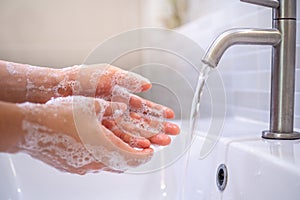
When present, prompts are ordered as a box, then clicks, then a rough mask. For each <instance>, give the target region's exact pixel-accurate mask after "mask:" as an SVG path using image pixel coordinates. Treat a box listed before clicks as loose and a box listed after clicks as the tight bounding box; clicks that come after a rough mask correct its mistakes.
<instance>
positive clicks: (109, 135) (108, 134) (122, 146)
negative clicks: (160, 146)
mask: <svg viewBox="0 0 300 200" xmlns="http://www.w3.org/2000/svg"><path fill="white" fill-rule="evenodd" d="M103 130H104V131H105V135H106V137H107V138H108V139H109V141H110V142H112V143H113V144H115V145H116V146H117V147H118V148H120V149H122V150H124V151H126V152H131V153H134V154H136V155H141V156H145V157H148V156H151V155H152V153H153V149H151V148H145V149H142V150H137V149H134V148H132V147H130V146H129V145H128V144H127V143H125V142H124V141H123V140H121V139H120V138H119V137H117V136H115V135H114V134H113V133H112V132H111V131H110V130H109V129H107V128H106V127H103Z"/></svg>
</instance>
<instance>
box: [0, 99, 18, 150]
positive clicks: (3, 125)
mask: <svg viewBox="0 0 300 200" xmlns="http://www.w3.org/2000/svg"><path fill="white" fill-rule="evenodd" d="M0 110H1V112H0V152H7V153H15V152H18V151H19V148H18V146H19V143H20V142H21V141H22V138H23V136H24V132H23V129H22V123H23V119H24V114H23V112H22V111H21V109H20V108H18V106H16V104H13V103H6V102H1V101H0Z"/></svg>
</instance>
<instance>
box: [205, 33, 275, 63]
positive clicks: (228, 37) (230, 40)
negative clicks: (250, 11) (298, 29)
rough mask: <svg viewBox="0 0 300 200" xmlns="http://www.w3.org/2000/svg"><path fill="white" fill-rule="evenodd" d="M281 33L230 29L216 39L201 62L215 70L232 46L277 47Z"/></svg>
mask: <svg viewBox="0 0 300 200" xmlns="http://www.w3.org/2000/svg"><path fill="white" fill-rule="evenodd" d="M280 41H281V33H280V32H279V31H278V30H277V29H249V28H239V29H230V30H228V31H225V32H224V33H222V34H221V35H220V36H219V37H217V38H216V39H215V40H214V42H213V43H212V44H211V46H210V47H209V49H208V51H207V52H206V54H205V55H204V57H203V59H202V62H204V63H205V64H207V65H209V66H210V67H213V68H215V67H216V66H217V65H218V63H219V61H220V59H221V57H222V55H223V54H224V52H225V51H226V50H227V49H228V48H229V47H230V46H232V45H236V44H252V45H253V44H254V45H273V46H275V45H277V44H278V43H279V42H280Z"/></svg>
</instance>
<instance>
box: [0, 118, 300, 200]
mask: <svg viewBox="0 0 300 200" xmlns="http://www.w3.org/2000/svg"><path fill="white" fill-rule="evenodd" d="M209 122H210V121H209V120H202V121H201V125H202V126H201V127H202V128H203V132H202V131H201V130H200V131H199V133H198V135H197V136H195V138H194V140H193V143H192V145H191V148H190V149H189V151H187V152H186V153H185V154H183V155H182V156H181V157H180V158H178V159H177V160H176V161H174V163H172V164H170V165H168V166H165V167H163V168H162V169H159V170H155V171H152V172H148V173H124V174H113V173H108V172H101V173H96V174H87V175H84V176H79V175H72V174H67V173H62V172H60V171H57V170H56V169H53V168H51V167H49V166H47V165H45V164H43V163H42V162H40V161H38V160H35V159H33V158H31V157H29V156H27V155H25V154H16V155H9V154H0V177H1V179H0V199H1V200H2V199H3V200H6V199H22V200H38V199H45V200H47V199H49V200H50V199H51V200H52V199H58V200H59V199H73V200H74V199H75V200H76V199H89V200H93V199H110V200H119V199H125V200H127V199H128V200H129V199H130V200H132V199H133V200H135V199H136V200H140V199H149V200H150V199H151V200H153V199H155V200H159V199H170V200H179V199H187V200H194V199H223V200H224V199H264V200H265V199H272V200H276V199H278V200H279V199H280V200H281V199H289V200H291V199H299V196H300V142H299V141H297V140H295V141H276V140H275V141H270V140H264V139H261V137H260V135H261V130H263V129H265V128H266V124H263V123H261V124H260V123H255V122H250V121H247V120H243V119H235V118H232V119H226V122H225V126H224V128H223V132H222V136H221V137H220V139H219V141H218V143H217V144H216V145H215V147H214V148H213V150H212V151H211V152H210V153H209V154H208V155H207V156H206V157H204V158H202V157H201V158H200V156H199V155H200V153H199V152H200V151H201V148H202V144H203V143H204V141H205V138H206V136H205V131H204V130H205V129H206V128H207V127H208V126H209ZM160 159H163V157H160ZM220 164H224V165H225V166H226V169H225V168H223V170H227V171H226V174H227V176H226V174H224V171H221V172H222V173H220V171H218V167H219V166H220ZM220 179H221V181H222V180H223V182H222V183H223V184H225V187H224V188H223V189H224V190H223V191H220V190H219V188H218V184H217V183H220V182H218V181H220Z"/></svg>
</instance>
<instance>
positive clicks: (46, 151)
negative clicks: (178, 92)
mask: <svg viewBox="0 0 300 200" xmlns="http://www.w3.org/2000/svg"><path fill="white" fill-rule="evenodd" d="M19 107H20V108H21V109H22V112H23V113H24V115H25V119H24V121H23V127H22V128H23V131H24V135H23V136H22V140H21V142H20V145H19V149H20V151H24V152H26V153H28V154H30V155H31V156H33V157H35V158H37V159H39V160H42V161H43V162H45V163H47V164H49V165H51V166H53V167H55V168H57V169H60V170H63V171H67V172H70V173H77V174H85V173H87V172H89V171H98V170H101V169H102V170H109V171H124V170H126V169H128V168H129V167H136V166H139V165H141V164H143V163H145V162H147V161H149V160H150V159H151V157H152V154H153V150H152V149H151V148H145V149H142V150H136V149H134V148H132V147H130V146H129V145H127V144H126V143H125V142H123V141H122V140H121V139H120V138H119V137H117V136H115V134H113V133H112V132H111V131H110V130H109V129H107V128H106V127H105V126H103V125H102V121H103V120H110V121H111V120H118V119H119V118H122V117H123V115H122V114H123V113H124V111H125V110H126V105H125V104H123V103H117V102H107V101H104V100H102V99H95V98H90V97H82V96H70V97H60V98H56V99H54V100H50V101H49V102H47V103H46V104H33V103H23V104H19ZM111 128H113V127H111Z"/></svg>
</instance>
